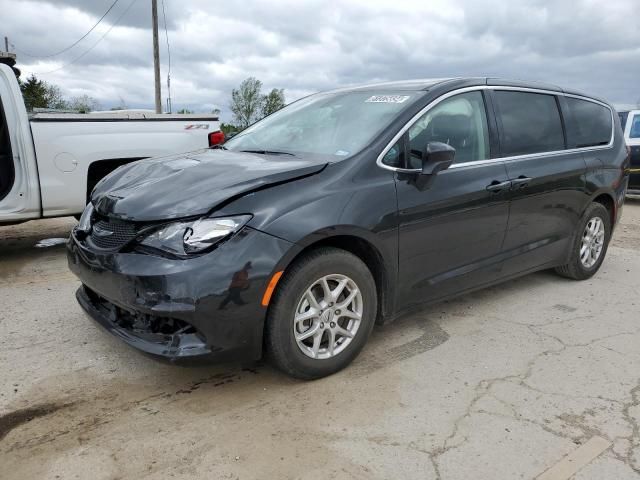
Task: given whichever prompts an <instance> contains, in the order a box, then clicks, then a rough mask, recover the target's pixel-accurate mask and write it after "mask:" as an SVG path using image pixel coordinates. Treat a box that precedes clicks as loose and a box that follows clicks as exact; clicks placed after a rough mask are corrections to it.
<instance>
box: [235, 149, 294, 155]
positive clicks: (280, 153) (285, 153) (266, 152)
mask: <svg viewBox="0 0 640 480" xmlns="http://www.w3.org/2000/svg"><path fill="white" fill-rule="evenodd" d="M240 151H241V152H244V153H257V154H258V155H291V156H292V157H295V155H294V154H293V153H291V152H279V151H277V150H240Z"/></svg>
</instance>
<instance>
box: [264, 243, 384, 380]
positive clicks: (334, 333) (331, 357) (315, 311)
mask: <svg viewBox="0 0 640 480" xmlns="http://www.w3.org/2000/svg"><path fill="white" fill-rule="evenodd" d="M377 302H378V300H377V293H376V285H375V282H374V280H373V276H372V275H371V272H370V271H369V269H368V268H367V266H366V265H365V264H364V262H363V261H362V260H360V259H359V258H358V257H356V256H355V255H352V254H351V253H349V252H346V251H344V250H340V249H337V248H320V249H318V250H314V251H312V252H310V253H308V254H306V255H305V256H304V257H302V258H300V259H299V260H297V261H296V262H295V263H294V264H293V265H291V267H289V268H288V269H287V271H286V272H285V275H284V276H283V278H282V279H281V280H280V283H279V285H278V289H277V291H276V293H275V295H274V297H273V299H272V303H271V305H270V306H269V312H268V315H267V325H266V351H267V357H268V358H269V359H270V360H271V361H272V363H273V364H274V365H275V366H276V367H277V368H279V369H280V370H282V371H283V372H285V373H287V374H289V375H291V376H294V377H296V378H300V379H304V380H311V379H315V378H320V377H324V376H327V375H331V374H332V373H335V372H337V371H338V370H341V369H343V368H344V367H346V366H347V365H348V364H349V363H351V361H352V360H353V359H354V358H356V356H357V355H358V354H359V353H360V351H361V350H362V348H363V347H364V344H365V343H366V341H367V339H368V338H369V334H370V333H371V330H372V328H373V325H374V323H375V317H376V312H377V310H378V304H377Z"/></svg>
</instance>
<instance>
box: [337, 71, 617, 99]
mask: <svg viewBox="0 0 640 480" xmlns="http://www.w3.org/2000/svg"><path fill="white" fill-rule="evenodd" d="M476 85H490V86H498V87H522V88H532V89H540V90H548V91H552V92H558V93H567V94H570V95H579V96H582V97H587V98H593V99H595V100H599V101H601V102H604V103H607V102H606V100H602V99H599V98H597V97H594V96H593V95H588V94H585V93H583V92H580V91H577V90H573V89H567V88H562V87H559V86H558V85H553V84H550V83H543V82H535V81H526V80H510V79H504V78H495V77H455V78H423V79H415V80H399V81H393V82H380V83H371V84H365V85H355V86H351V87H344V88H339V89H336V90H331V92H342V91H343V92H347V91H354V90H365V91H366V90H380V89H389V90H407V91H420V90H422V91H427V90H432V89H434V88H435V87H437V88H444V89H449V88H450V89H454V88H461V87H471V86H476Z"/></svg>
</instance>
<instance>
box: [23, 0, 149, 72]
mask: <svg viewBox="0 0 640 480" xmlns="http://www.w3.org/2000/svg"><path fill="white" fill-rule="evenodd" d="M137 1H138V0H131V3H129V6H128V7H127V8H126V9H125V11H124V12H122V14H120V16H119V17H118V18H117V19H116V21H115V22H113V23H112V24H111V26H110V27H109V30H107V31H106V32H104V34H103V35H102V36H101V37H100V38H99V39H98V41H97V42H96V43H94V44H93V45H91V46H90V47H89V48H88V49H87V50H85V51H84V52H83V53H81V54H80V55H78V56H77V57H75V58H74V59H73V60H71V61H70V62H68V63H66V64H64V65H62V66H61V67H59V68H56V69H54V70H50V71H48V72H30V73H37V74H38V75H48V74H49V73H55V72H58V71H60V70H62V69H64V68H66V67H68V66H69V65H72V64H73V63H75V62H77V61H78V60H80V59H81V58H82V57H84V56H85V55H86V54H87V53H89V52H90V51H91V50H93V49H94V48H95V47H96V46H97V45H98V44H99V43H100V42H101V41H102V40H104V37H106V36H107V35H109V33H110V32H111V30H113V28H114V27H115V26H116V25H118V23H119V22H120V20H122V17H124V16H125V15H126V14H127V12H128V11H129V9H131V7H132V6H133V4H134V3H136V2H137Z"/></svg>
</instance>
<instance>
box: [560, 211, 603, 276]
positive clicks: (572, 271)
mask: <svg viewBox="0 0 640 480" xmlns="http://www.w3.org/2000/svg"><path fill="white" fill-rule="evenodd" d="M610 237H611V220H610V215H609V211H608V210H607V209H606V208H605V207H604V206H603V205H602V204H600V203H592V204H591V205H589V207H588V208H587V210H586V212H585V213H584V215H583V217H582V220H581V221H580V223H579V224H578V230H577V232H576V235H575V238H574V241H573V245H572V246H571V256H570V259H569V263H567V264H566V265H562V266H561V267H558V268H556V272H558V273H559V274H560V275H562V276H563V277H567V278H572V279H574V280H585V279H587V278H590V277H592V276H593V275H594V274H595V273H596V272H597V271H598V269H599V268H600V265H602V262H603V261H604V257H605V254H606V253H607V247H608V246H609V239H610Z"/></svg>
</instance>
